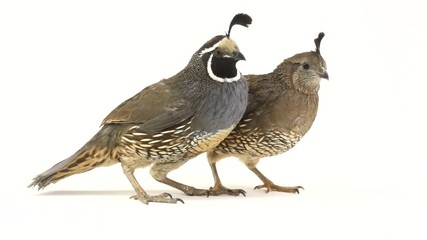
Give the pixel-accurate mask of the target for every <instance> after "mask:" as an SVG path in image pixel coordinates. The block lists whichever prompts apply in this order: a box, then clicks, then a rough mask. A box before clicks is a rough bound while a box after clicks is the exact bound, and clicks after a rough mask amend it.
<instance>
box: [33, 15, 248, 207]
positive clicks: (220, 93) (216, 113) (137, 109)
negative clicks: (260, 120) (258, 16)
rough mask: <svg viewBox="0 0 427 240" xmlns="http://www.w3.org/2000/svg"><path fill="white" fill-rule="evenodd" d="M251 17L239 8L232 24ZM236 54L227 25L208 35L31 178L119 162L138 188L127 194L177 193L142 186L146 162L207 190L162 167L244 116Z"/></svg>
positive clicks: (165, 197) (42, 179)
mask: <svg viewBox="0 0 427 240" xmlns="http://www.w3.org/2000/svg"><path fill="white" fill-rule="evenodd" d="M240 18H242V19H240ZM236 19H237V21H236ZM249 20H250V17H249V16H247V15H245V14H240V15H237V16H236V17H235V18H233V20H232V24H231V26H230V29H231V27H232V25H233V24H242V23H245V24H246V25H247V24H250V22H248V21H249ZM233 21H234V23H233ZM236 22H237V23H236ZM245 24H243V25H245ZM239 60H244V56H243V54H242V53H241V52H240V51H239V48H238V47H237V44H236V43H235V42H234V41H233V40H232V39H231V38H230V32H228V33H227V35H224V36H216V37H214V38H212V39H211V40H209V41H208V42H207V43H205V44H204V45H203V46H202V47H201V48H200V49H199V50H197V51H196V52H195V53H194V54H193V56H192V57H191V60H190V62H189V63H188V65H187V66H186V67H185V68H184V69H183V70H182V71H180V72H179V73H177V74H176V75H174V76H173V77H171V78H168V79H164V80H162V81H160V82H158V83H155V84H153V85H151V86H148V87H146V88H145V89H143V90H142V91H141V92H139V93H137V94H136V95H135V96H133V97H132V98H130V99H128V100H126V101H125V102H123V103H122V104H120V105H119V106H118V107H117V108H116V109H114V110H113V111H112V112H111V113H110V114H109V115H108V116H107V117H106V118H105V119H104V121H103V122H102V125H103V126H102V128H101V129H100V130H99V132H98V133H97V134H96V135H95V136H94V137H93V138H92V139H91V140H90V141H89V142H88V143H86V144H85V145H84V146H83V147H82V148H81V149H80V150H79V151H77V152H76V153H75V154H74V155H72V156H71V157H69V158H67V159H65V160H63V161H62V162H59V163H58V164H56V165H54V166H53V167H52V168H50V169H48V170H47V171H45V172H43V173H41V174H39V175H38V176H37V177H36V178H34V181H33V182H32V183H31V184H30V186H38V187H39V189H42V188H44V187H46V186H47V185H49V184H50V183H54V182H57V181H58V180H61V179H63V178H65V177H68V176H71V175H73V174H77V173H82V172H86V171H89V170H92V169H93V168H95V167H98V166H109V165H112V164H115V163H120V164H121V165H122V168H123V172H124V174H125V175H126V177H127V178H128V180H129V182H130V183H131V184H132V186H133V188H134V189H135V191H136V195H135V196H133V197H132V198H134V199H138V200H140V201H141V202H143V203H146V204H148V203H149V202H164V203H176V202H177V201H182V200H181V199H178V198H172V197H171V195H170V194H168V193H163V194H160V195H157V196H151V195H148V194H147V193H146V192H145V190H144V189H143V188H142V187H141V186H140V185H139V183H138V181H137V180H136V178H135V177H134V175H133V173H134V170H135V169H136V168H139V167H147V166H150V165H151V170H150V173H151V175H152V176H153V178H154V179H156V180H157V181H159V182H162V183H164V184H167V185H170V186H172V187H175V188H177V189H179V190H181V191H183V192H184V193H185V194H187V195H207V194H208V191H207V190H204V189H196V188H194V187H192V186H188V185H185V184H182V183H179V182H176V181H174V180H172V179H170V178H168V177H167V174H168V173H169V172H170V171H172V170H174V169H177V168H179V167H180V166H182V165H183V164H184V163H185V162H187V161H188V160H190V159H191V158H193V157H195V156H197V155H199V154H200V153H203V152H205V151H208V150H211V149H212V148H214V147H215V146H216V145H217V144H219V143H220V142H221V141H222V140H223V139H224V138H225V137H226V136H227V135H228V134H229V133H230V132H231V130H232V129H233V128H234V127H235V126H236V124H237V123H238V122H239V120H240V119H241V118H242V116H243V114H244V112H245V108H246V105H247V96H248V86H247V82H246V80H245V78H244V77H243V76H242V75H241V73H240V72H239V71H238V70H237V69H236V63H237V62H238V61H239ZM233 74H234V75H233Z"/></svg>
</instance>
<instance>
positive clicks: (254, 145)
mask: <svg viewBox="0 0 427 240" xmlns="http://www.w3.org/2000/svg"><path fill="white" fill-rule="evenodd" d="M323 37H324V33H319V36H318V38H316V39H315V40H314V42H315V45H316V51H311V52H304V53H299V54H296V55H294V56H292V57H291V58H288V59H285V60H284V61H283V62H282V63H281V64H280V65H279V66H278V67H277V68H276V69H275V70H274V71H273V72H271V73H268V74H264V75H247V76H245V77H246V79H247V80H248V83H249V102H248V106H247V109H246V112H245V114H244V116H243V118H242V120H241V121H240V122H239V124H238V125H237V126H236V128H235V129H234V130H233V131H232V132H231V133H230V135H228V136H227V138H225V139H224V141H222V142H221V143H220V144H219V145H218V146H217V147H216V148H214V149H213V150H212V151H209V152H208V154H207V157H208V161H209V164H210V166H211V169H212V173H213V176H214V180H215V185H214V187H213V188H211V190H210V194H211V195H220V194H229V195H239V194H243V195H244V194H245V192H244V191H243V190H241V189H228V188H226V187H224V186H223V185H222V183H221V181H220V179H219V176H218V173H217V169H216V165H215V163H216V162H217V161H219V160H220V159H222V158H225V157H229V156H234V157H237V158H239V159H240V160H241V161H243V162H244V163H245V164H246V166H247V167H248V168H249V169H250V170H251V171H252V172H254V173H255V174H256V175H257V176H258V177H259V178H260V179H261V180H262V182H263V183H264V184H263V185H259V186H256V187H255V189H259V188H266V189H267V192H269V191H280V192H290V193H299V191H298V190H299V189H300V188H302V187H300V186H295V187H282V186H277V185H275V184H274V183H273V182H272V181H270V180H269V179H268V178H267V177H265V176H264V175H263V174H262V173H261V172H260V171H259V170H258V169H257V168H256V165H257V163H258V161H259V160H260V159H261V158H263V157H269V156H273V155H277V154H280V153H283V152H286V151H288V150H289V149H291V148H292V147H293V146H294V145H295V144H296V143H297V142H298V141H299V140H300V139H301V138H302V137H303V136H304V134H305V133H307V131H308V130H309V129H310V127H311V125H312V124H313V121H314V119H315V117H316V114H317V106H318V101H319V96H318V91H319V83H320V80H321V79H322V78H325V79H328V78H329V76H328V73H327V71H326V63H325V60H324V59H323V58H322V56H321V54H320V50H319V48H320V42H321V40H322V38H323Z"/></svg>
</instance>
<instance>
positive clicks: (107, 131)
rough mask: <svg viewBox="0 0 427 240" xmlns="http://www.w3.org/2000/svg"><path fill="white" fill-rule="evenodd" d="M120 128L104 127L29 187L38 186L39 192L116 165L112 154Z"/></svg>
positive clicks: (38, 176) (113, 126) (114, 126)
mask: <svg viewBox="0 0 427 240" xmlns="http://www.w3.org/2000/svg"><path fill="white" fill-rule="evenodd" d="M117 128H118V126H116V125H107V126H104V127H103V128H102V129H101V130H100V131H99V132H98V133H97V134H96V135H95V136H94V137H93V138H92V139H91V140H90V141H89V142H88V143H86V144H85V145H84V146H83V147H82V148H81V149H80V150H78V151H77V152H76V153H74V154H73V155H72V156H71V157H69V158H67V159H65V160H63V161H61V162H59V163H57V164H55V165H54V166H53V167H51V168H50V169H48V170H47V171H45V172H43V173H41V174H39V175H37V176H36V177H35V178H34V179H33V182H32V183H31V184H30V185H29V186H28V187H35V186H37V187H38V189H39V190H41V189H43V188H45V187H46V186H48V185H49V184H51V183H55V182H57V181H59V180H61V179H64V178H66V177H68V176H71V175H74V174H78V173H83V172H87V171H90V170H92V169H94V168H95V167H98V166H107V165H111V164H112V163H115V162H116V161H114V159H112V152H113V151H114V149H115V148H116V146H117V142H118V139H119V138H120V136H119V135H120V134H119V131H118V129H117Z"/></svg>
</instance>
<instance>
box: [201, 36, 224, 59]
mask: <svg viewBox="0 0 427 240" xmlns="http://www.w3.org/2000/svg"><path fill="white" fill-rule="evenodd" d="M224 39H225V38H223V39H221V41H219V42H217V43H215V44H214V45H213V46H212V47H210V48H205V49H203V50H202V51H200V53H199V56H202V55H203V54H205V53H207V52H211V51H213V50H215V48H217V47H218V46H219V45H220V44H221V43H222V41H224Z"/></svg>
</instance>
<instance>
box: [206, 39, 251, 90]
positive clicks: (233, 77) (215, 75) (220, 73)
mask: <svg viewBox="0 0 427 240" xmlns="http://www.w3.org/2000/svg"><path fill="white" fill-rule="evenodd" d="M198 52H199V57H200V58H201V60H202V62H203V64H204V66H205V68H206V71H207V73H208V75H209V77H210V78H211V79H212V80H215V81H218V82H235V81H238V80H240V79H241V78H242V74H241V73H240V72H239V71H238V70H237V68H236V63H237V62H238V61H240V60H245V57H244V56H243V54H242V53H241V52H240V51H239V48H238V46H237V44H236V43H235V42H234V41H233V40H232V39H231V38H229V37H227V36H216V37H214V38H212V39H211V40H210V41H208V42H207V43H206V44H205V45H203V46H202V47H201V48H200V49H199V51H198Z"/></svg>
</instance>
